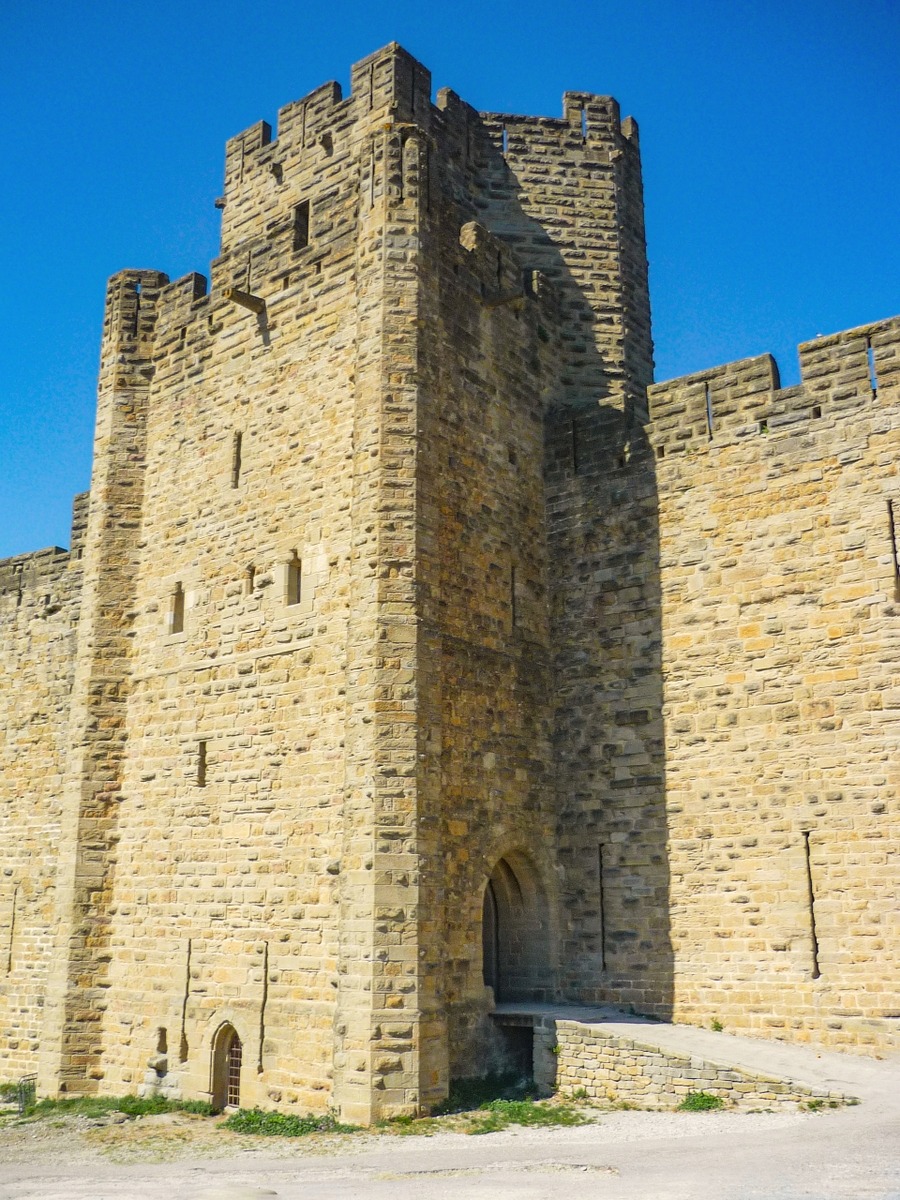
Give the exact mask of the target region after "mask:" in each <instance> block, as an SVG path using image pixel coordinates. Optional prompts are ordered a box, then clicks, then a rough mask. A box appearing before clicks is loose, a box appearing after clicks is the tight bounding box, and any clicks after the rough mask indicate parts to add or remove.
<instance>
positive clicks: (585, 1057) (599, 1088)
mask: <svg viewBox="0 0 900 1200" xmlns="http://www.w3.org/2000/svg"><path fill="white" fill-rule="evenodd" d="M723 1057H724V1056H723ZM535 1083H537V1085H538V1086H539V1087H541V1088H543V1089H544V1090H546V1091H559V1093H560V1094H561V1095H563V1096H572V1095H573V1094H575V1095H577V1096H579V1097H586V1098H587V1099H589V1100H596V1101H600V1102H604V1103H605V1102H609V1103H612V1104H630V1105H633V1106H635V1107H637V1108H674V1107H677V1106H678V1105H679V1104H680V1103H681V1102H682V1101H683V1100H684V1098H685V1097H686V1096H687V1095H688V1094H689V1093H690V1092H706V1093H708V1094H709V1095H712V1096H717V1097H718V1098H719V1099H720V1100H722V1101H723V1102H724V1103H725V1104H726V1105H728V1106H731V1105H739V1106H741V1107H744V1108H746V1107H751V1106H752V1107H753V1108H759V1107H765V1108H767V1109H771V1108H780V1107H788V1108H795V1107H796V1106H797V1105H798V1104H804V1103H808V1102H809V1101H810V1100H813V1101H816V1100H817V1101H820V1102H825V1103H829V1102H830V1103H835V1104H842V1103H844V1102H846V1101H847V1100H853V1099H854V1098H853V1097H849V1096H846V1095H844V1094H843V1093H842V1092H833V1091H825V1090H822V1089H817V1088H813V1087H806V1086H804V1085H802V1084H798V1083H796V1082H789V1081H787V1080H784V1079H777V1078H773V1077H771V1076H768V1075H763V1074H760V1073H758V1072H753V1071H749V1070H747V1069H746V1068H740V1069H738V1068H735V1067H731V1066H728V1065H727V1064H726V1063H724V1062H722V1063H715V1062H711V1061H709V1060H708V1059H705V1058H698V1057H693V1056H688V1055H683V1054H676V1053H674V1052H672V1051H671V1050H664V1049H662V1048H661V1047H659V1046H655V1045H653V1044H652V1042H648V1043H647V1044H642V1043H641V1042H640V1041H637V1040H636V1039H634V1038H627V1037H616V1036H615V1035H614V1034H610V1033H607V1032H604V1031H600V1030H597V1029H594V1028H592V1027H591V1026H590V1025H585V1024H581V1023H579V1022H577V1021H545V1022H544V1023H543V1025H542V1026H540V1027H536V1028H535Z"/></svg>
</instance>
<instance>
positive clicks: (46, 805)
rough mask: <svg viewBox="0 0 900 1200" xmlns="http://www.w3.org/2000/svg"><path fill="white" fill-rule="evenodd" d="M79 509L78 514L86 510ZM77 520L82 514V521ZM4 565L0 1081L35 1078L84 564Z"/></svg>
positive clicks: (23, 559) (45, 554) (63, 556)
mask: <svg viewBox="0 0 900 1200" xmlns="http://www.w3.org/2000/svg"><path fill="white" fill-rule="evenodd" d="M79 507H80V506H79ZM77 516H78V514H76V519H77ZM80 533H81V530H80V528H79V529H73V542H72V550H71V552H66V551H65V550H60V549H59V548H57V547H54V548H52V549H49V550H41V551H38V552H37V553H35V554H23V555H19V556H17V557H16V558H8V559H5V560H4V561H3V562H0V622H2V626H3V631H4V636H3V639H2V643H0V846H2V847H3V852H2V856H0V1063H2V1066H0V1078H3V1079H13V1078H16V1077H18V1076H20V1075H24V1074H27V1073H30V1072H33V1071H34V1070H36V1067H37V1052H38V1048H39V1044H40V1037H41V1023H42V1018H43V1003H44V994H45V990H46V981H47V974H48V970H49V966H50V962H51V957H52V948H53V945H54V940H55V933H56V921H55V911H54V899H55V888H56V878H57V853H58V842H59V829H60V790H61V782H62V777H63V772H64V770H65V764H66V755H67V728H68V713H69V696H70V692H71V686H72V672H73V669H74V662H75V653H74V651H75V646H74V642H75V630H76V627H77V622H78V609H79V600H80V585H81V562H80V558H79V548H78V544H77V539H78V538H79V537H80Z"/></svg>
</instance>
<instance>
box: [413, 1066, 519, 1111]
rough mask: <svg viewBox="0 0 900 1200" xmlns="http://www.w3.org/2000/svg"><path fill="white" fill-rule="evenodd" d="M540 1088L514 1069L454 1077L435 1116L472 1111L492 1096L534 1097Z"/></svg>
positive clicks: (502, 1098) (480, 1106)
mask: <svg viewBox="0 0 900 1200" xmlns="http://www.w3.org/2000/svg"><path fill="white" fill-rule="evenodd" d="M536 1091H537V1089H536V1087H535V1086H534V1083H533V1082H532V1080H530V1079H523V1078H522V1076H521V1075H518V1074H517V1073H515V1072H512V1073H509V1072H507V1073H506V1074H503V1075H484V1076H481V1077H479V1078H477V1079H451V1080H450V1093H449V1095H448V1096H447V1099H446V1100H443V1101H441V1103H440V1104H438V1105H437V1106H436V1107H435V1108H434V1109H433V1110H432V1112H433V1115H434V1116H436V1117H441V1116H445V1115H446V1114H447V1113H458V1112H471V1110H472V1109H473V1108H483V1107H484V1106H485V1105H486V1104H489V1103H490V1102H491V1101H492V1100H525V1099H528V1098H529V1097H534V1095H535V1093H536Z"/></svg>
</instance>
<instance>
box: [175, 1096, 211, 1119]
mask: <svg viewBox="0 0 900 1200" xmlns="http://www.w3.org/2000/svg"><path fill="white" fill-rule="evenodd" d="M177 1107H178V1108H179V1109H180V1110H181V1111H182V1112H186V1113H193V1114H194V1116H195V1117H217V1116H218V1115H219V1111H220V1110H219V1109H218V1108H215V1107H214V1106H213V1105H212V1104H210V1102H209V1101H208V1100H179V1101H178V1104H177Z"/></svg>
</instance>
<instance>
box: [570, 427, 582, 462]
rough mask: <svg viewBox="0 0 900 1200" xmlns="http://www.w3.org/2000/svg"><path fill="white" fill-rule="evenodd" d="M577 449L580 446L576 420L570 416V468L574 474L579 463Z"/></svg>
mask: <svg viewBox="0 0 900 1200" xmlns="http://www.w3.org/2000/svg"><path fill="white" fill-rule="evenodd" d="M579 449H580V447H579V445H578V422H577V421H576V420H575V418H574V417H573V418H572V470H573V472H574V473H575V474H576V475H577V474H578V468H579V466H580V465H581V464H580V461H579V453H578V451H579Z"/></svg>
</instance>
